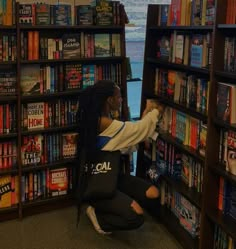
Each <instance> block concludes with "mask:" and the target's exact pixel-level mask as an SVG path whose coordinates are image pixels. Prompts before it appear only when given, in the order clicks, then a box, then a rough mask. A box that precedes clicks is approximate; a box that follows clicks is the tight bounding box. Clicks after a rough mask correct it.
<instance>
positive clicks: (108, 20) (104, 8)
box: [95, 0, 114, 25]
mask: <svg viewBox="0 0 236 249" xmlns="http://www.w3.org/2000/svg"><path fill="white" fill-rule="evenodd" d="M95 15H96V25H112V24H113V19H114V18H113V3H112V1H107V0H97V4H96V7H95Z"/></svg>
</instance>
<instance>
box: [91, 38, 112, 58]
mask: <svg viewBox="0 0 236 249" xmlns="http://www.w3.org/2000/svg"><path fill="white" fill-rule="evenodd" d="M94 47H95V50H94V55H95V57H109V56H111V42H110V34H108V33H103V34H94Z"/></svg>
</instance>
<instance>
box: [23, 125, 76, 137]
mask: <svg viewBox="0 0 236 249" xmlns="http://www.w3.org/2000/svg"><path fill="white" fill-rule="evenodd" d="M77 128H78V125H67V126H63V127H52V128H44V129H35V130H28V131H24V130H23V131H21V135H24V136H25V135H33V134H39V133H41V134H44V133H51V132H63V131H73V130H76V129H77Z"/></svg>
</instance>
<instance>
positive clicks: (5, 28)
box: [0, 25, 16, 31]
mask: <svg viewBox="0 0 236 249" xmlns="http://www.w3.org/2000/svg"><path fill="white" fill-rule="evenodd" d="M1 29H2V30H12V31H15V30H16V25H9V26H7V25H0V30H1Z"/></svg>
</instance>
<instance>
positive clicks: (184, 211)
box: [161, 181, 201, 238]
mask: <svg viewBox="0 0 236 249" xmlns="http://www.w3.org/2000/svg"><path fill="white" fill-rule="evenodd" d="M161 204H162V205H165V206H166V207H167V208H169V209H170V210H171V211H172V213H173V214H174V215H175V216H176V217H177V218H178V220H179V223H180V225H181V226H182V227H183V228H184V229H185V230H186V231H187V232H189V234H190V235H191V236H192V237H194V238H196V237H198V236H199V231H200V229H199V228H200V215H201V212H200V210H199V209H198V208H197V207H195V206H194V205H193V204H192V203H191V202H190V201H188V200H187V199H186V198H185V197H184V196H183V195H181V194H180V193H178V192H176V191H174V190H173V188H172V187H171V186H170V185H168V184H167V183H166V182H164V181H163V182H162V183H161Z"/></svg>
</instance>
